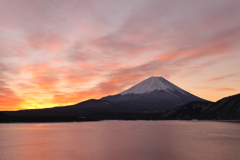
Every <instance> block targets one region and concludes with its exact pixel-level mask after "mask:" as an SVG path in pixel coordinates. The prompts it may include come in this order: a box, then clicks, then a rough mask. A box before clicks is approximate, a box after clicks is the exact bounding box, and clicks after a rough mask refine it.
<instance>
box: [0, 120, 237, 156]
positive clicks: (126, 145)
mask: <svg viewBox="0 0 240 160" xmlns="http://www.w3.org/2000/svg"><path fill="white" fill-rule="evenodd" d="M0 159H1V160H239V159H240V123H230V122H210V121H103V122H82V123H33V124H20V123H19V124H0Z"/></svg>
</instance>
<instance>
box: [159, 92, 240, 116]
mask: <svg viewBox="0 0 240 160" xmlns="http://www.w3.org/2000/svg"><path fill="white" fill-rule="evenodd" d="M163 118H164V119H180V120H181V119H182V120H183V119H206V120H240V94H237V95H233V96H229V97H225V98H223V99H221V100H219V101H217V102H215V103H212V102H198V101H196V102H190V103H188V104H185V105H182V106H179V107H177V108H175V109H173V110H170V111H168V112H167V113H166V114H164V116H163Z"/></svg>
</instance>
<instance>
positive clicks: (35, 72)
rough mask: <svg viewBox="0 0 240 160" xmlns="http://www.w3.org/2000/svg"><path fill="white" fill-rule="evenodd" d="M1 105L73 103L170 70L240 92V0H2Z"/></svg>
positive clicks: (206, 87) (185, 80) (206, 91)
mask: <svg viewBox="0 0 240 160" xmlns="http://www.w3.org/2000/svg"><path fill="white" fill-rule="evenodd" d="M0 4H1V5H0V70H1V72H0V110H19V109H29V108H45V107H54V106H60V105H69V104H74V103H78V102H81V101H83V100H86V99H91V98H101V97H103V96H106V95H110V94H117V93H119V92H122V91H123V90H125V89H127V88H129V87H131V86H132V85H135V84H136V83H138V82H140V81H142V80H144V79H146V78H148V77H150V76H162V77H164V78H166V79H167V80H169V81H171V82H172V83H174V84H176V85H177V86H179V87H181V88H182V89H184V90H186V91H188V92H191V93H192V94H194V95H196V96H199V97H201V98H204V99H207V100H211V101H216V100H219V99H221V98H223V97H225V96H229V95H233V94H237V93H239V91H240V85H239V83H240V62H239V61H240V10H239V8H240V1H239V0H47V1H43V0H36V1H33V0H0Z"/></svg>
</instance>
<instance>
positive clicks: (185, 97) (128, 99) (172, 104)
mask: <svg viewBox="0 0 240 160" xmlns="http://www.w3.org/2000/svg"><path fill="white" fill-rule="evenodd" d="M101 100H106V101H109V102H110V103H112V104H114V105H117V106H119V107H121V108H123V109H127V110H139V111H165V110H170V109H173V108H176V107H178V106H180V105H184V104H187V103H189V102H192V101H206V100H204V99H201V98H199V97H197V96H195V95H193V94H191V93H189V92H187V91H185V90H183V89H181V88H179V87H178V86H176V85H174V84H173V83H171V82H169V81H167V80H166V79H164V78H163V77H150V78H148V79H146V80H144V81H142V82H140V83H138V84H136V85H135V86H133V87H131V88H129V89H127V90H125V91H123V92H121V93H119V94H116V95H112V96H107V97H103V98H101Z"/></svg>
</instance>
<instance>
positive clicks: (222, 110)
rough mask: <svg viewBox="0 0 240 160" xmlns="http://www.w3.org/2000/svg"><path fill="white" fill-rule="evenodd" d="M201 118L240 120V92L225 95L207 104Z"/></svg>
mask: <svg viewBox="0 0 240 160" xmlns="http://www.w3.org/2000/svg"><path fill="white" fill-rule="evenodd" d="M202 118H203V119H219V120H233V119H239V120H240V94H237V95H233V96H229V97H225V98H223V99H221V100H219V101H217V102H215V103H213V104H212V105H211V106H209V107H208V108H207V109H206V110H205V111H204V113H203V115H202Z"/></svg>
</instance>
